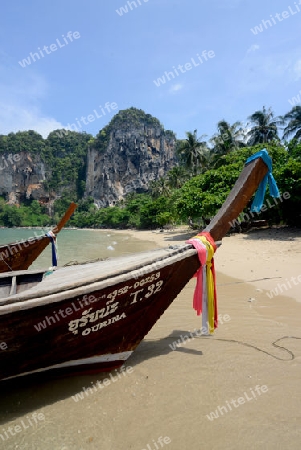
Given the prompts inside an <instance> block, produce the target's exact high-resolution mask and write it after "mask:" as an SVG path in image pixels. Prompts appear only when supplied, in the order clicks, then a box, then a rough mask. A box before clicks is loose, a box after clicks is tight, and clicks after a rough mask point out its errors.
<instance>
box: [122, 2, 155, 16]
mask: <svg viewBox="0 0 301 450" xmlns="http://www.w3.org/2000/svg"><path fill="white" fill-rule="evenodd" d="M143 1H144V3H147V2H148V0H143ZM136 2H137V3H138V4H139V5H140V6H141V5H143V3H141V0H136V1H132V2H130V1H128V2H127V4H126V5H124V6H121V7H120V8H119V9H115V11H116V12H117V14H118V15H119V16H123V14H127V13H128V12H129V9H128V6H129V7H130V11H133V7H132V5H134V7H135V9H136V8H138V5H137V3H136Z"/></svg>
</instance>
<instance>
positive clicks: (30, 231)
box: [0, 228, 156, 269]
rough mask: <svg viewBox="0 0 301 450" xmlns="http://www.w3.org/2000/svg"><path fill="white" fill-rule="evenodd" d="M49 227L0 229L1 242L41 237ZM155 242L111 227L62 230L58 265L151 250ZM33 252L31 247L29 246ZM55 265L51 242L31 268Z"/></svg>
mask: <svg viewBox="0 0 301 450" xmlns="http://www.w3.org/2000/svg"><path fill="white" fill-rule="evenodd" d="M47 231H48V230H47V229H42V228H0V245H4V244H10V243H15V242H20V241H22V240H26V239H28V238H30V237H35V236H41V235H43V234H46V232H47ZM155 247H156V245H155V244H154V243H153V242H147V241H141V240H138V239H135V238H133V237H132V236H130V235H127V234H123V233H118V232H116V233H115V232H114V231H110V230H78V229H63V230H62V231H61V232H60V233H59V234H58V235H57V250H58V257H59V259H58V265H59V266H63V265H65V264H67V263H69V262H78V263H81V262H85V261H89V260H95V259H97V258H111V257H114V256H123V255H129V254H133V253H137V252H142V251H146V250H151V249H153V248H155ZM27 248H28V251H30V247H27ZM51 265H52V257H51V245H48V247H46V249H45V250H44V251H43V252H42V254H41V255H40V256H39V257H38V258H37V259H36V261H35V262H34V263H33V264H32V265H31V266H30V268H31V269H38V268H47V267H50V266H51Z"/></svg>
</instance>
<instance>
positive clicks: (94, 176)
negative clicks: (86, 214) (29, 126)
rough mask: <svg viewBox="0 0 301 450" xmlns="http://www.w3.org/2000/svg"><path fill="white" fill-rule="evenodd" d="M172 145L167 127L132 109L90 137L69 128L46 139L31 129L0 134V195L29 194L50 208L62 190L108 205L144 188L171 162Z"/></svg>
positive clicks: (17, 198) (18, 199)
mask: <svg viewBox="0 0 301 450" xmlns="http://www.w3.org/2000/svg"><path fill="white" fill-rule="evenodd" d="M175 144H176V138H175V135H174V133H173V132H171V131H165V130H164V128H163V126H162V125H161V124H160V122H159V121H158V119H156V118H154V117H152V116H151V115H150V114H145V113H144V112H143V111H142V110H139V109H136V108H129V109H127V110H124V111H120V112H119V113H118V114H116V115H115V116H114V117H113V119H112V120H111V122H110V123H109V124H108V125H107V126H106V127H104V128H103V129H102V130H101V131H100V132H99V133H98V135H97V136H96V138H93V137H92V136H86V135H85V134H81V133H76V132H72V131H70V132H69V131H65V132H64V133H61V135H60V136H58V135H57V132H55V131H54V132H52V133H50V135H49V136H48V138H47V139H43V138H42V136H40V135H39V134H38V133H36V132H34V131H28V132H18V133H16V134H14V133H10V134H9V135H8V136H4V135H0V196H3V198H4V199H5V200H6V201H7V202H8V203H9V204H16V205H19V204H22V203H23V202H24V201H25V200H29V199H30V200H38V201H40V202H42V203H44V204H45V205H46V206H48V207H49V208H51V205H52V204H53V202H54V200H56V199H58V198H60V197H61V196H62V195H63V194H64V193H68V194H70V195H73V196H74V197H75V196H83V195H85V196H91V197H93V198H94V200H95V203H96V204H97V205H98V206H99V207H105V206H112V205H114V204H115V203H116V201H118V200H121V199H123V198H124V197H125V195H126V194H128V193H130V192H145V191H146V190H147V189H148V187H149V183H150V181H152V180H157V179H158V178H160V177H162V176H164V175H165V174H166V172H167V171H168V170H170V169H172V168H173V167H174V166H175V165H177V161H176V157H175ZM6 149H8V150H10V151H6ZM27 149H28V150H27ZM31 150H32V151H31ZM85 162H86V166H85ZM85 167H86V168H87V170H86V174H85ZM46 178H47V180H46ZM47 186H49V188H48V187H47ZM78 186H80V190H79V189H78ZM49 189H51V192H50V191H49Z"/></svg>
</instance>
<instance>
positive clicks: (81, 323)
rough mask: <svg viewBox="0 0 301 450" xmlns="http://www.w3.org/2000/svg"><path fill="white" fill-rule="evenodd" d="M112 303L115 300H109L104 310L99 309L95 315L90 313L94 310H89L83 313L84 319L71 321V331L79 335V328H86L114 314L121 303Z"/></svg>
mask: <svg viewBox="0 0 301 450" xmlns="http://www.w3.org/2000/svg"><path fill="white" fill-rule="evenodd" d="M112 301H114V300H109V301H108V302H107V303H106V304H105V306H104V308H101V309H98V310H97V311H94V312H93V313H90V311H92V308H89V309H87V310H86V311H84V312H83V313H82V317H80V318H79V319H75V320H71V322H69V331H72V333H73V334H78V328H79V327H85V326H86V325H87V324H88V323H93V322H96V321H97V320H99V319H103V318H104V317H106V316H108V315H109V314H113V313H114V312H115V311H116V310H117V309H118V305H119V302H115V303H112ZM98 325H100V324H98ZM98 325H97V326H98ZM98 329H99V328H98ZM93 331H96V330H93ZM82 334H83V335H85V334H89V333H84V332H83V333H82Z"/></svg>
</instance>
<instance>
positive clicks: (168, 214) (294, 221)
mask: <svg viewBox="0 0 301 450" xmlns="http://www.w3.org/2000/svg"><path fill="white" fill-rule="evenodd" d="M145 116H147V118H146V119H145ZM143 120H146V123H147V124H149V125H154V126H156V125H158V126H161V124H160V122H159V121H158V120H157V119H155V118H153V117H152V116H150V115H145V113H144V112H143V111H141V110H137V109H136V108H130V109H129V110H125V111H122V114H120V113H119V114H117V115H116V116H115V117H114V118H113V119H112V121H111V122H110V124H109V125H108V126H107V127H105V128H104V129H103V130H101V131H100V132H99V133H98V135H97V136H96V137H95V138H93V137H92V136H91V135H88V134H86V133H76V132H71V131H70V132H68V133H67V134H66V135H65V136H63V137H60V135H59V134H58V133H57V131H58V130H56V131H53V132H51V133H50V134H49V136H48V138H47V139H43V138H42V136H40V135H39V134H38V133H36V132H34V131H27V132H19V133H15V134H14V133H10V134H9V135H8V136H0V154H1V152H7V151H9V152H11V153H17V152H18V151H22V150H26V151H28V152H32V153H39V154H40V155H41V157H42V158H43V159H46V160H47V162H48V163H49V166H50V167H51V174H50V175H49V177H48V179H47V183H48V187H49V189H54V190H57V189H58V188H59V187H61V188H62V189H61V195H60V198H59V199H58V200H56V202H55V205H54V218H53V219H54V220H55V221H57V220H58V218H59V217H60V216H61V215H62V214H63V213H64V211H65V210H66V209H67V207H68V205H69V203H70V201H78V203H79V207H78V209H77V211H76V212H75V214H74V216H73V218H72V219H71V222H70V223H71V224H72V225H73V226H77V227H95V228H102V227H111V228H128V227H132V228H133V227H134V228H155V227H162V226H165V225H169V224H179V223H183V222H184V223H187V221H188V218H190V220H191V221H192V222H194V223H198V224H200V226H201V225H202V223H203V221H204V220H206V219H207V218H210V217H212V216H213V215H214V214H215V213H216V211H217V210H218V209H219V208H220V206H221V205H222V203H223V201H224V200H225V198H226V196H227V195H228V193H229V191H230V189H231V188H232V187H233V185H234V183H235V181H236V179H237V177H238V176H239V173H240V172H241V170H242V168H243V165H244V163H245V161H246V159H247V157H249V156H250V155H252V154H253V153H255V152H257V151H258V150H261V149H262V148H264V147H266V148H267V150H268V151H269V154H270V155H271V157H272V159H273V168H274V176H275V178H276V180H277V183H278V186H279V189H280V191H281V192H288V193H289V194H290V198H289V199H287V200H285V201H283V202H281V203H279V204H277V205H275V206H274V207H273V208H268V209H267V210H266V211H264V212H262V213H260V218H261V219H265V220H267V221H268V222H269V223H270V224H272V223H275V224H281V223H283V224H289V225H295V226H301V208H300V206H301V106H294V107H293V108H292V110H291V111H289V112H288V113H287V114H285V115H284V116H281V117H275V116H274V114H273V112H272V110H271V109H270V108H269V109H266V108H265V107H263V108H262V110H259V111H255V113H254V114H252V115H251V116H249V117H248V122H247V123H246V124H245V125H244V126H243V125H242V123H240V122H235V123H234V124H233V125H231V124H229V123H228V122H226V121H225V120H221V121H220V122H218V124H217V132H216V133H215V134H214V135H213V136H212V137H211V138H210V139H208V140H206V139H205V137H206V136H205V135H201V136H200V137H198V133H197V130H194V131H193V132H190V131H189V132H187V133H186V139H182V140H178V141H177V155H178V160H179V164H178V166H177V167H174V168H173V169H172V170H170V171H169V172H168V173H167V175H166V176H164V177H162V178H160V179H158V180H155V181H153V182H151V183H150V186H149V190H148V192H146V193H144V194H129V195H128V196H127V197H126V198H125V200H123V201H121V202H119V203H118V204H117V205H116V206H114V207H110V208H101V209H97V207H96V206H95V204H94V201H93V198H85V197H84V190H85V170H86V169H85V164H86V154H87V149H88V146H89V145H93V146H94V147H95V148H98V149H99V151H103V150H104V148H105V146H106V145H107V142H108V137H109V135H110V131H111V129H112V126H113V125H114V126H115V125H116V124H117V125H118V127H126V126H127V124H129V123H131V125H137V126H138V124H140V125H141V123H142V122H143ZM114 121H115V122H116V123H115V122H114ZM166 133H167V134H168V133H169V134H170V135H171V136H172V135H173V133H172V132H171V131H166ZM281 134H282V135H281ZM280 135H281V137H280ZM68 183H69V188H68V189H64V186H66V184H68ZM267 195H268V197H267V198H269V193H268V194H267ZM34 205H35V206H34V208H37V205H36V203H35V204H34ZM22 208H23V209H22ZM24 208H31V209H32V205H30V204H29V205H24V206H22V207H21V208H19V209H18V208H15V207H11V206H8V205H6V204H5V202H4V200H3V201H2V202H1V203H0V225H4V226H16V225H24V224H25V223H26V224H28V223H29V222H30V221H32V223H31V225H36V224H37V222H38V219H37V218H36V216H35V213H34V214H31V215H30V214H29V215H28V216H26V215H24V214H25V213H24V211H25V210H24ZM8 210H10V211H11V210H14V213H11V214H8V213H7V211H8ZM22 211H23V212H22ZM35 211H36V212H37V210H35ZM4 213H5V214H4ZM38 215H39V216H40V217H41V218H43V220H45V221H46V217H47V216H46V217H45V210H43V208H42V207H41V210H40V211H39V212H38ZM19 216H22V217H21V218H20V217H19ZM30 217H31V218H30ZM40 220H42V219H40Z"/></svg>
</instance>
